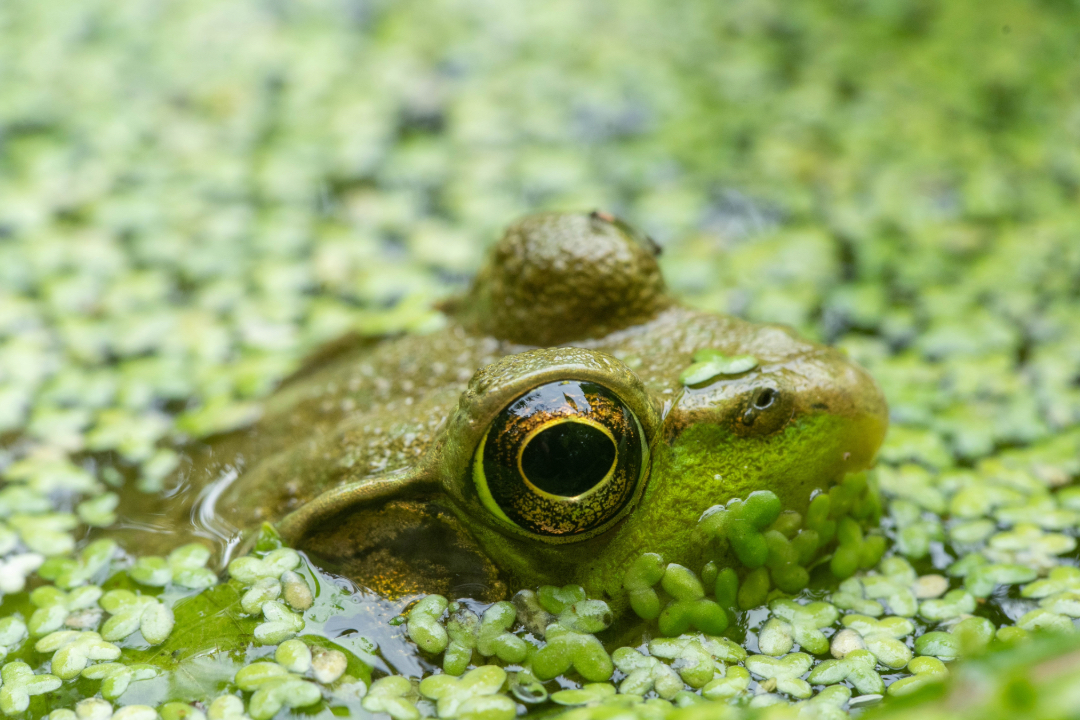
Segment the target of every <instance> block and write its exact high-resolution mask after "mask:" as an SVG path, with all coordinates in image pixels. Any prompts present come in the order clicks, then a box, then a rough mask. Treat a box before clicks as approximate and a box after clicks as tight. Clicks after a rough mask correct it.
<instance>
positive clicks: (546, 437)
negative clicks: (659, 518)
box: [473, 380, 647, 538]
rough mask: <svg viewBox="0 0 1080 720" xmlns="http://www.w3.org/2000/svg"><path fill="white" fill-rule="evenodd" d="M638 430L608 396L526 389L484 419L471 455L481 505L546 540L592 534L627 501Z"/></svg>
mask: <svg viewBox="0 0 1080 720" xmlns="http://www.w3.org/2000/svg"><path fill="white" fill-rule="evenodd" d="M646 452H647V450H646V449H645V447H644V444H643V433H642V431H641V426H640V424H639V423H638V420H637V418H636V417H634V414H633V413H632V412H631V411H630V409H629V408H627V406H626V404H625V403H623V401H622V400H620V399H619V397H618V396H617V395H615V393H613V392H612V391H611V390H609V389H608V388H606V387H603V386H602V385H599V384H597V383H594V382H585V381H578V380H560V381H556V382H551V383H547V384H544V385H540V386H538V387H535V388H533V389H532V390H529V391H528V392H526V393H524V394H523V395H521V396H519V397H518V398H516V399H515V400H513V401H512V402H511V403H510V404H509V405H507V406H506V407H505V408H504V409H503V410H502V411H501V412H500V413H499V414H498V415H497V416H496V417H495V419H494V420H493V421H492V422H491V424H490V426H489V427H488V430H487V432H486V433H485V434H484V437H483V439H482V440H481V442H480V444H479V446H478V447H477V449H476V455H475V457H474V459H473V480H474V482H475V483H476V490H477V492H478V493H479V495H480V499H481V501H482V502H483V504H484V507H486V508H487V509H488V511H490V512H491V513H492V514H494V515H495V516H496V517H498V518H500V519H502V520H503V521H505V522H508V523H510V524H512V525H514V526H515V527H517V528H520V529H521V530H524V531H526V532H528V533H532V534H535V535H540V536H545V537H553V538H554V537H568V536H575V535H579V534H582V533H588V532H590V531H597V530H599V529H601V528H603V527H604V526H606V525H607V524H609V523H610V522H611V521H612V520H614V519H615V518H616V517H617V516H619V514H620V511H621V510H623V509H624V508H626V507H627V506H628V503H629V502H630V500H631V499H632V498H633V497H634V495H635V491H636V489H637V486H638V484H639V482H640V481H641V476H642V470H643V468H644V465H645V462H644V457H643V456H644V454H645V453H646Z"/></svg>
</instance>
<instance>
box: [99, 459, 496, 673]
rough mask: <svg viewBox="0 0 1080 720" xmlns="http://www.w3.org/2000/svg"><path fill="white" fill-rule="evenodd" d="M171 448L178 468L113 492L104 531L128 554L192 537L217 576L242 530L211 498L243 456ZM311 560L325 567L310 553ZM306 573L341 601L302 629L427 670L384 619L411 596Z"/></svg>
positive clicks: (382, 666) (387, 667)
mask: <svg viewBox="0 0 1080 720" xmlns="http://www.w3.org/2000/svg"><path fill="white" fill-rule="evenodd" d="M178 452H180V453H181V456H182V463H181V470H180V471H178V472H177V473H176V474H175V475H174V476H173V477H172V478H171V480H170V482H169V483H168V484H167V486H166V487H164V488H163V489H162V490H161V491H160V492H158V493H146V492H141V491H139V490H138V489H137V488H136V487H135V483H134V480H132V481H131V482H130V483H129V485H128V486H126V487H125V488H124V489H123V490H122V491H121V492H120V493H119V495H120V498H121V500H120V506H119V507H118V508H117V515H118V520H117V522H116V524H115V525H113V526H112V527H111V528H109V529H108V530H107V531H106V534H107V535H108V536H109V537H112V538H113V539H115V540H116V541H117V542H118V543H119V544H120V545H121V547H122V548H124V550H125V551H127V552H128V553H129V554H131V555H133V556H147V555H167V554H168V553H169V552H170V551H172V550H173V549H175V548H177V547H179V546H180V545H183V544H185V543H190V542H199V543H201V544H203V545H206V546H207V547H209V548H210V549H211V550H212V551H213V556H212V558H211V561H210V567H212V568H213V569H214V570H215V571H216V572H219V573H221V574H222V575H223V574H224V570H225V568H226V567H227V566H228V564H229V562H230V561H231V560H233V559H234V558H235V557H236V556H237V555H238V554H239V551H240V549H241V548H242V546H243V541H244V539H245V532H244V530H245V529H243V528H238V527H236V526H235V525H233V524H232V523H230V522H229V521H228V520H226V519H225V517H224V514H223V513H221V512H219V510H220V506H219V501H220V499H221V497H222V494H223V493H225V491H226V490H228V488H229V487H230V486H231V485H232V483H234V482H235V481H236V480H237V479H238V478H239V477H241V475H242V474H243V473H244V471H245V470H246V468H245V463H244V461H243V456H242V455H240V454H236V453H228V452H220V451H219V455H220V459H218V458H214V457H213V454H214V453H213V450H212V449H211V448H209V447H206V446H190V447H186V448H180V449H178ZM248 530H250V528H248ZM302 554H304V555H305V556H306V553H302ZM314 565H315V566H316V567H327V565H326V564H325V563H321V562H319V561H318V559H314ZM311 579H312V580H314V581H315V589H316V592H317V593H318V588H319V586H320V585H321V584H324V583H331V584H333V585H334V586H336V588H337V589H338V590H339V591H341V595H340V596H339V597H340V598H343V599H342V600H338V601H335V602H334V603H333V605H332V606H333V608H334V609H333V610H332V611H331V612H327V613H317V612H313V613H309V614H308V626H307V628H306V629H305V633H311V634H320V635H324V636H325V637H327V638H329V639H331V640H333V641H334V642H336V643H338V644H339V645H341V646H342V647H344V648H346V649H348V650H351V651H352V652H353V653H354V654H356V655H357V656H358V657H360V658H363V659H364V660H366V661H367V662H370V663H371V664H372V666H373V667H374V668H375V669H376V670H377V671H382V672H385V673H395V674H402V675H407V676H411V677H421V676H422V675H423V674H424V673H430V672H431V671H432V670H434V668H435V666H433V665H431V664H430V663H428V662H427V661H426V660H424V659H423V658H422V657H419V656H418V655H417V654H416V653H415V651H414V649H413V648H412V646H411V644H410V643H409V641H408V639H407V637H406V635H405V627H404V626H395V625H392V624H391V620H393V619H394V618H395V617H397V616H398V615H400V614H401V612H402V611H403V610H404V609H405V608H406V607H408V605H409V604H410V603H412V602H413V601H415V600H416V599H418V597H419V596H418V595H409V596H404V597H399V598H396V599H393V600H389V599H386V598H384V597H382V596H380V595H379V594H378V593H376V592H373V591H371V590H369V589H367V588H365V587H362V586H360V585H358V584H356V583H355V582H354V581H353V580H350V579H349V578H346V577H341V576H339V575H335V574H332V573H330V572H327V571H325V570H318V571H316V573H315V576H313V577H312V578H311ZM456 589H458V590H460V592H461V594H462V595H469V594H471V593H470V591H474V590H479V591H482V590H483V588H482V587H480V586H477V587H476V588H473V587H470V586H464V585H463V586H462V587H460V588H456ZM323 607H326V606H325V605H324V606H323ZM319 615H321V617H320V616H319Z"/></svg>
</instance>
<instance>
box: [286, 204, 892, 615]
mask: <svg viewBox="0 0 1080 720" xmlns="http://www.w3.org/2000/svg"><path fill="white" fill-rule="evenodd" d="M657 252H658V250H657V247H656V245H655V244H654V243H653V242H652V241H651V240H649V239H648V238H647V237H646V236H644V235H642V234H641V233H639V232H636V231H634V230H633V229H631V228H630V227H629V226H627V225H626V224H625V223H622V222H621V221H619V220H617V219H615V218H613V217H611V216H609V215H606V214H603V213H591V214H581V215H563V214H543V215H537V216H532V217H529V218H526V219H524V220H522V221H520V222H518V223H517V224H515V225H514V226H512V227H511V228H510V229H509V230H508V231H507V233H506V235H505V236H504V238H503V239H502V241H501V242H499V243H498V244H497V245H496V246H495V247H494V248H493V250H492V252H491V254H490V256H489V259H488V262H487V264H486V265H485V266H484V268H483V269H482V270H481V272H480V273H479V275H478V276H477V278H476V280H475V282H474V284H473V287H472V289H471V290H470V291H469V293H467V294H466V295H465V296H464V297H463V298H462V299H461V300H459V301H457V302H456V303H455V304H454V305H453V306H452V307H449V308H448V311H449V312H450V315H451V319H452V321H453V322H454V323H455V326H454V327H455V331H456V332H459V333H467V334H470V335H477V336H485V337H491V338H495V339H496V340H497V341H498V342H499V346H500V347H501V348H504V350H505V354H504V355H502V356H501V357H499V358H498V359H496V360H495V361H494V362H491V363H489V364H487V365H485V366H483V367H481V368H479V369H478V370H477V371H476V373H475V375H474V376H473V377H472V379H471V381H470V382H469V383H468V386H467V388H466V389H465V391H464V392H463V393H461V395H460V399H459V401H458V403H457V407H456V408H455V409H454V410H453V411H452V412H451V413H450V414H449V417H447V418H446V421H445V423H444V424H443V425H442V427H441V429H440V431H439V432H438V434H437V435H436V437H435V438H434V439H433V441H432V442H431V444H430V446H429V447H428V448H427V449H426V452H424V453H423V455H422V457H421V458H420V459H419V460H418V461H417V462H416V464H415V465H413V466H411V467H409V468H406V469H403V470H399V471H397V472H395V473H391V474H388V475H383V476H373V477H368V478H364V479H362V480H359V481H356V482H353V483H349V484H346V485H343V486H341V487H338V488H334V489H332V490H330V491H327V492H325V493H323V494H322V495H321V496H319V497H318V498H316V499H315V500H313V501H311V502H309V503H307V504H306V505H304V506H303V507H301V508H300V509H299V510H297V511H295V512H293V513H292V514H291V515H289V516H288V517H286V518H285V519H284V520H283V521H282V523H281V526H280V527H281V529H282V531H283V533H284V534H286V536H291V537H302V536H303V534H304V533H305V532H306V530H307V529H308V528H310V527H311V526H312V525H313V524H316V523H319V522H323V521H325V520H326V519H327V518H330V517H333V516H337V515H340V514H341V513H343V512H349V511H352V510H355V509H356V508H358V507H363V506H369V505H371V504H373V503H378V502H381V501H385V500H386V499H387V498H390V497H395V496H398V495H400V494H408V493H412V494H425V493H426V494H428V495H429V496H436V497H438V498H439V501H440V502H443V503H445V504H448V505H449V506H450V507H451V508H452V511H453V514H454V515H455V516H456V518H457V520H458V522H460V524H461V525H462V526H464V528H465V529H466V530H467V531H468V533H469V534H470V535H471V536H472V537H473V538H475V540H476V543H477V544H478V546H479V547H480V548H481V549H482V551H483V552H484V553H485V554H486V555H487V557H489V558H490V559H491V561H492V562H493V563H494V564H495V565H496V566H497V567H498V568H500V569H501V570H502V571H503V572H504V573H506V574H507V575H508V576H509V577H512V578H513V579H515V580H516V581H518V582H521V583H526V584H540V583H557V584H564V583H567V582H576V583H579V584H582V585H584V586H585V587H586V588H587V589H589V590H590V591H592V592H602V593H606V594H607V595H614V594H615V592H616V590H617V586H618V584H619V583H620V582H621V578H622V575H623V574H624V572H625V568H626V567H627V565H628V564H629V563H630V562H632V561H633V559H634V558H635V557H637V556H638V555H640V554H641V553H643V552H657V553H660V554H661V555H662V556H663V557H664V558H665V559H667V560H668V561H670V562H679V563H682V564H686V565H689V566H691V567H693V566H694V565H695V563H700V562H701V559H702V557H703V554H702V553H703V552H704V547H703V542H704V541H703V540H702V539H701V537H700V536H699V535H698V534H696V533H695V528H696V527H697V524H698V521H699V520H700V519H701V518H702V516H703V515H704V514H706V513H708V512H709V511H710V510H711V509H714V508H716V507H717V506H720V505H723V504H725V503H727V502H729V501H731V500H732V499H735V498H744V497H746V496H747V495H749V494H750V493H752V492H754V491H757V490H770V491H772V492H773V493H775V494H776V496H777V497H779V499H780V501H781V503H782V505H783V507H785V508H787V509H790V510H794V511H798V512H804V511H805V510H806V508H807V505H808V503H809V501H810V499H811V497H812V496H813V495H814V494H815V493H817V492H820V491H824V490H828V489H829V487H830V486H832V485H833V484H834V483H836V482H838V481H839V480H840V479H841V478H842V477H843V476H844V475H845V474H846V473H849V472H854V471H858V470H862V469H865V468H867V467H869V466H870V465H871V464H872V462H873V459H874V456H875V453H876V452H877V450H878V447H879V446H880V444H881V441H882V438H883V436H884V433H885V429H886V424H887V414H886V406H885V401H884V399H883V397H882V394H881V392H880V390H879V389H878V387H877V385H876V384H875V382H874V381H873V379H872V378H871V377H870V376H869V375H868V374H867V373H866V372H865V371H864V370H862V369H861V368H859V367H858V366H857V365H855V364H854V363H852V362H851V361H850V360H848V359H847V358H846V357H845V356H844V355H843V354H842V353H840V352H838V351H837V350H834V349H831V348H828V347H824V346H821V345H818V344H816V343H813V342H809V341H807V340H804V339H800V338H799V337H798V336H797V335H796V334H795V333H794V332H793V331H792V330H790V329H788V328H785V327H782V326H777V325H767V324H754V323H749V322H745V321H742V320H739V319H737V318H732V317H729V316H725V315H720V314H715V313H708V312H702V311H698V310H693V309H690V308H686V307H683V306H681V305H679V304H678V303H676V302H675V301H674V300H673V299H672V298H671V297H670V296H669V295H667V293H666V292H665V289H664V284H663V280H662V277H661V274H660V269H659V266H658V264H657V261H656V255H657Z"/></svg>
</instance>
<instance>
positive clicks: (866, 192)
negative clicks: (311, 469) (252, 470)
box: [0, 0, 1080, 619]
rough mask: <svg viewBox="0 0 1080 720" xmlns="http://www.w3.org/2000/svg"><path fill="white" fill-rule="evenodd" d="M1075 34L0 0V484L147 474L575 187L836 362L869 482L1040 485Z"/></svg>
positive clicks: (1076, 111) (710, 17)
mask: <svg viewBox="0 0 1080 720" xmlns="http://www.w3.org/2000/svg"><path fill="white" fill-rule="evenodd" d="M1078 47H1080V3H1077V2H1076V1H1075V0H1029V1H1026V2H1025V1H1013V2H1006V1H1004V0H992V1H989V2H987V1H982V2H974V1H973V0H958V1H956V2H949V3H934V2H926V1H924V0H910V1H906V2H905V1H901V0H821V1H815V2H804V3H785V2H779V1H775V0H733V1H730V2H703V1H698V0H693V1H688V2H682V3H664V2H652V1H644V0H623V1H622V2H584V1H575V2H570V1H564V0H551V1H548V2H543V3H537V2H524V1H521V0H498V1H496V0H425V1H424V2H417V1H412V0H402V1H399V2H386V1H375V0H371V1H368V0H296V1H294V2H286V1H284V0H265V1H263V2H256V1H254V0H234V1H229V2H225V1H221V0H187V1H184V2H180V1H168V0H142V1H134V0H132V1H128V0H119V1H118V0H108V1H106V0H81V1H80V2H77V3H75V2H70V1H65V0H3V2H2V3H0V472H3V473H4V482H5V483H9V484H10V483H16V484H17V483H23V484H25V485H27V486H29V487H30V488H31V489H33V490H34V492H38V493H40V495H41V497H46V496H48V497H50V498H52V501H53V502H54V503H55V502H61V501H57V500H56V498H57V497H62V498H70V497H71V496H72V494H75V495H77V496H80V497H81V496H85V495H87V494H89V495H95V494H100V493H108V492H110V489H109V486H115V487H118V486H119V484H120V482H121V481H122V480H123V479H124V478H125V477H126V478H136V477H137V478H138V479H139V482H140V486H141V487H142V488H144V489H149V490H152V489H155V488H157V487H159V486H160V483H161V481H162V479H163V478H164V477H166V476H167V475H168V473H169V472H170V471H171V470H172V469H173V468H174V467H175V465H176V463H177V455H176V453H175V452H174V451H173V450H172V449H171V446H173V445H174V444H175V443H177V442H183V441H185V440H187V439H190V438H192V437H199V436H205V435H209V434H213V433H216V432H220V431H223V430H228V429H231V428H234V427H237V426H240V425H243V424H245V423H247V422H249V421H250V420H251V419H252V418H253V417H255V416H256V415H257V413H258V404H257V401H258V399H259V398H260V397H263V396H265V395H266V394H267V393H268V392H270V391H271V390H272V389H273V387H274V385H275V383H276V382H278V381H279V380H280V379H281V378H282V377H284V376H285V375H287V374H288V373H290V372H291V371H292V370H293V369H295V368H296V367H297V364H298V362H299V361H300V359H301V358H302V357H303V356H304V355H305V354H306V353H308V352H310V351H311V350H312V349H313V348H315V347H317V346H318V345H319V344H320V343H323V342H325V341H328V340H330V339H333V338H334V337H336V336H338V335H340V334H342V333H344V332H347V331H350V330H355V331H358V332H360V333H363V334H371V335H377V334H382V333H387V332H396V331H402V330H406V331H423V330H425V329H430V328H432V327H437V326H438V325H439V323H441V322H443V321H442V319H441V317H440V316H439V315H438V314H437V313H434V312H433V311H432V310H430V307H431V303H432V302H433V301H434V300H436V299H438V298H440V297H444V296H446V295H447V294H450V293H453V292H457V291H460V290H461V289H462V288H463V287H464V284H465V283H466V282H467V280H468V278H469V277H470V275H471V273H472V272H473V271H474V270H475V268H476V267H477V265H478V264H479V262H480V261H481V259H482V257H483V249H484V247H486V246H487V245H488V244H490V243H492V242H494V240H495V239H497V237H498V235H499V233H500V231H501V228H503V227H504V226H505V225H506V224H508V223H509V222H511V221H512V220H514V219H515V218H517V217H518V216H520V215H522V214H523V213H526V212H530V211H533V210H537V209H548V208H555V209H585V210H590V209H593V208H600V209H604V210H608V211H611V212H614V213H616V214H619V215H621V216H623V217H625V218H626V219H627V220H629V221H630V222H632V223H635V224H637V225H639V226H640V227H642V228H643V229H644V230H646V231H647V232H648V233H650V234H651V235H652V236H653V237H654V238H656V239H657V240H658V241H659V242H660V243H661V244H662V245H663V246H664V247H665V252H664V255H663V258H662V259H663V263H664V265H665V272H666V275H667V278H668V282H669V284H670V285H671V286H672V287H673V288H674V289H675V290H676V292H677V293H678V294H679V295H681V296H682V297H683V298H685V299H686V300H687V301H689V302H691V303H694V304H697V305H700V306H703V307H707V308H711V309H716V310H721V311H726V312H732V313H735V314H739V315H742V316H744V317H748V318H751V319H754V320H769V321H780V322H786V323H790V324H792V325H794V326H795V327H797V328H798V329H799V330H800V331H801V332H803V333H805V334H808V335H810V336H812V337H816V338H819V339H824V340H827V341H830V342H835V343H838V344H840V345H841V346H843V347H845V348H846V349H847V350H848V351H849V352H851V353H852V355H853V356H854V357H856V358H857V359H859V360H860V362H863V363H864V364H865V365H867V366H868V367H869V368H870V369H871V371H872V372H873V373H874V374H875V376H876V377H877V378H878V379H879V381H880V382H881V383H882V385H883V387H884V388H885V390H886V393H887V395H888V396H889V400H890V405H891V408H892V416H893V429H892V431H891V432H890V436H889V439H888V441H887V444H886V447H885V449H884V451H883V456H882V457H883V460H884V461H885V463H886V465H887V466H888V467H899V468H900V469H899V470H896V471H894V472H892V474H889V473H886V474H885V475H884V479H883V485H884V487H885V489H886V491H887V493H891V495H892V496H894V497H895V496H897V495H903V494H904V493H905V492H908V493H910V492H912V491H911V490H910V488H911V487H917V488H922V489H926V488H932V489H934V490H935V492H939V494H941V497H942V498H943V499H942V502H943V503H945V502H946V501H947V500H948V499H949V498H950V497H952V494H953V493H955V492H957V490H958V489H960V488H961V487H963V483H959V484H957V483H955V482H954V483H953V484H952V485H947V486H944V487H942V486H940V483H939V484H938V485H935V483H937V482H938V481H937V479H936V478H938V477H939V476H938V475H936V474H935V473H937V472H938V471H942V470H947V469H949V468H955V467H961V468H965V469H975V470H976V471H977V473H978V477H979V478H982V477H984V476H985V477H990V475H992V472H991V470H988V469H987V468H993V467H1000V462H1001V460H1000V458H1001V457H1007V458H1008V457H1011V458H1014V459H1015V458H1021V460H1018V461H1016V462H1022V463H1026V464H1025V465H1024V467H1026V468H1028V469H1029V470H1030V472H1032V473H1034V474H1035V475H1036V476H1038V477H1040V478H1041V479H1044V480H1045V482H1046V483H1047V484H1048V485H1050V486H1053V487H1057V486H1058V485H1062V484H1067V483H1069V482H1070V481H1071V480H1073V479H1075V478H1076V477H1077V476H1078V475H1080V431H1078V430H1077V423H1078V422H1080V312H1078V311H1080V212H1078V194H1080V63H1078V62H1077V48H1078ZM1001 453H1005V455H1004V456H1003V455H1001ZM907 461H916V462H917V463H918V465H917V466H906V469H904V468H905V466H903V463H905V462H907ZM994 462H998V465H997V466H995V465H993V463H994ZM905 473H906V474H905ZM920 473H921V474H920ZM1040 473H1041V475H1040ZM890 478H891V481H890ZM971 482H972V483H975V484H977V481H976V480H972V481H971ZM978 482H981V480H978ZM102 483H104V485H103V484H102ZM57 493H59V495H58V494H57ZM65 493H67V494H66V495H65ZM923 497H925V495H924V496H923ZM63 502H67V500H64V501H63ZM63 502H61V505H62V504H63ZM108 504H109V502H108V501H106V502H104V504H103V505H101V506H100V507H106V508H107V506H108ZM69 505H70V503H69ZM65 507H66V506H65ZM100 507H99V508H98V509H99V510H100ZM945 507H946V506H945V505H942V507H941V508H937V509H935V508H933V507H929V508H923V509H924V510H926V511H927V512H944V508H945ZM57 509H63V508H61V507H60V506H59V505H58V506H57ZM67 509H70V508H67ZM5 512H6V511H5ZM80 517H82V516H80ZM82 519H83V520H86V517H82ZM99 519H100V518H99ZM1002 522H1003V523H1004V521H1002ZM61 524H62V523H61ZM91 524H93V523H91ZM99 524H100V523H99ZM106 524H107V523H106ZM939 525H940V521H939ZM1007 525H1008V523H1005V524H1004V525H1003V526H1007ZM1074 529H1075V528H1073V530H1074ZM1073 530H1070V531H1069V532H1070V533H1072V532H1073ZM64 532H66V531H64ZM927 532H930V531H927ZM939 532H940V530H939ZM931 534H932V533H931ZM1073 534H1074V533H1073ZM79 542H81V540H80V541H79ZM77 544H78V543H77V542H76V539H75V538H74V537H72V538H71V541H70V543H68V545H64V548H66V551H67V552H70V551H71V550H73V549H74V548H75V547H76V545H77ZM69 546H70V547H69ZM1013 619H1015V618H1013Z"/></svg>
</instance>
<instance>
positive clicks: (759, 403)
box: [754, 388, 777, 410]
mask: <svg viewBox="0 0 1080 720" xmlns="http://www.w3.org/2000/svg"><path fill="white" fill-rule="evenodd" d="M776 394H777V393H776V391H775V390H773V389H772V388H765V389H764V390H762V391H761V392H759V393H758V395H757V397H756V398H754V407H756V408H757V409H758V410H765V409H766V408H769V407H772V404H773V403H774V402H775V401H776Z"/></svg>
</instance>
